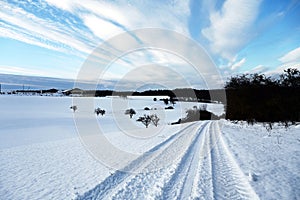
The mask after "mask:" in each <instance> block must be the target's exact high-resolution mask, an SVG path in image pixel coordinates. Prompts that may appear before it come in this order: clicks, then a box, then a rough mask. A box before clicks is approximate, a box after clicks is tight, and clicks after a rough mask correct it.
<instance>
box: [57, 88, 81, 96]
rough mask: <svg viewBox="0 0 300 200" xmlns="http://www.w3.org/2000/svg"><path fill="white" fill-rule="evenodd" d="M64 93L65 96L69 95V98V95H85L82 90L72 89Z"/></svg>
mask: <svg viewBox="0 0 300 200" xmlns="http://www.w3.org/2000/svg"><path fill="white" fill-rule="evenodd" d="M62 93H63V94H64V95H67V96H69V95H71V94H72V95H74V94H75V95H82V94H83V90H81V89H79V88H73V89H70V90H64V91H62Z"/></svg>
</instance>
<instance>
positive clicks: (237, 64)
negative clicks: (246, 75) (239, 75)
mask: <svg viewBox="0 0 300 200" xmlns="http://www.w3.org/2000/svg"><path fill="white" fill-rule="evenodd" d="M245 62H246V58H242V59H241V60H239V61H238V62H235V63H233V64H232V65H231V66H230V69H231V70H236V69H238V68H240V67H241V66H243V65H244V64H245Z"/></svg>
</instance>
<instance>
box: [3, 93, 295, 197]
mask: <svg viewBox="0 0 300 200" xmlns="http://www.w3.org/2000/svg"><path fill="white" fill-rule="evenodd" d="M72 101H73V99H72V98H68V97H38V96H34V97H30V96H26V97H25V96H5V95H2V96H0V112H1V114H0V199H75V198H77V199H112V198H117V199H155V198H156V199H175V198H179V199H188V198H190V199H257V198H261V199H300V191H299V188H300V175H299V174H300V171H299V169H300V159H299V158H300V135H299V133H300V126H299V125H298V126H291V127H290V128H289V129H287V130H286V129H285V128H283V127H281V126H275V127H274V129H273V130H272V131H271V133H270V134H269V133H268V132H267V131H266V129H265V128H264V127H263V126H262V125H261V124H258V125H254V126H248V125H246V124H242V123H238V124H232V123H230V122H227V121H225V120H220V121H202V122H193V123H187V124H184V125H173V126H171V125H169V124H170V123H171V122H174V121H177V120H178V118H179V117H183V116H184V114H185V110H186V109H187V108H192V107H193V106H194V105H196V103H180V104H179V103H178V104H176V105H175V109H174V110H165V109H164V107H165V105H164V104H163V103H162V102H161V101H157V102H154V101H153V100H152V98H150V97H148V98H147V97H144V98H142V97H140V98H132V97H130V98H128V99H119V98H95V101H94V105H93V106H94V107H95V108H96V107H101V108H103V109H105V110H106V114H105V116H103V117H102V116H98V117H97V118H96V116H95V114H94V113H93V110H91V111H89V110H85V109H84V108H82V107H80V106H79V107H78V111H76V113H75V115H73V112H72V111H71V110H70V109H69V107H70V106H71V105H72V104H73V102H72ZM112 102H113V103H112ZM119 104H122V105H123V104H124V105H126V107H127V108H130V107H132V108H134V109H135V110H136V111H137V115H135V116H134V117H133V119H129V116H127V115H124V110H123V109H119V107H118V106H116V105H119ZM146 106H147V107H149V108H153V109H152V110H150V111H145V110H144V107H146ZM154 108H155V110H154ZM118 109H119V110H118ZM208 110H211V111H213V112H214V113H216V114H222V112H223V107H222V105H213V104H211V105H208ZM80 113H81V114H84V115H86V116H89V118H90V119H93V120H96V121H97V123H98V126H99V127H100V128H101V130H102V132H103V133H104V135H105V137H106V138H107V139H108V141H110V143H111V144H112V145H113V146H115V147H117V148H118V149H120V150H121V151H124V152H129V153H131V154H133V155H134V156H133V157H132V160H125V159H123V160H122V158H118V157H117V156H116V157H110V158H108V159H110V160H113V161H115V160H118V161H119V162H120V165H119V166H122V167H121V169H122V170H117V171H116V170H115V168H113V167H111V166H108V165H107V163H103V162H100V161H98V160H97V159H95V156H94V155H91V154H90V153H89V151H88V149H87V148H86V145H84V144H82V140H81V139H80V137H79V135H78V133H77V131H76V126H75V123H74V116H75V117H76V114H80ZM144 113H145V114H148V113H157V114H158V115H159V116H160V117H161V121H160V122H159V126H158V127H155V126H153V125H150V126H149V128H148V129H146V128H145V127H144V126H143V125H142V124H141V123H138V122H136V121H135V120H136V119H137V118H138V117H139V116H142V115H143V114H144ZM79 116H80V115H79ZM116 118H117V119H116ZM75 122H76V120H75ZM87 123H89V122H88V120H87ZM128 132H130V133H133V134H135V135H134V136H139V134H141V135H143V136H144V135H147V136H148V137H141V138H139V137H133V136H132V135H128V134H127V133H128ZM151 133H153V134H151ZM132 172H139V173H132Z"/></svg>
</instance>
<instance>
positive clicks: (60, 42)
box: [0, 2, 92, 55]
mask: <svg viewBox="0 0 300 200" xmlns="http://www.w3.org/2000/svg"><path fill="white" fill-rule="evenodd" d="M12 13H13V14H12ZM0 18H1V20H2V21H4V23H2V24H3V31H1V36H3V37H8V38H12V39H17V40H20V41H22V42H25V43H29V44H33V45H37V46H41V47H44V48H48V49H51V50H57V51H61V52H65V53H72V54H77V55H80V53H90V52H91V50H92V46H89V45H87V44H85V43H84V42H83V41H80V40H77V39H75V37H74V36H77V35H78V34H77V29H76V27H67V26H65V25H63V24H61V23H59V22H53V21H49V20H47V19H42V18H38V17H36V16H35V15H34V14H32V13H28V12H26V11H25V10H23V9H21V8H19V7H16V6H12V5H10V4H7V3H4V2H1V3H0Z"/></svg>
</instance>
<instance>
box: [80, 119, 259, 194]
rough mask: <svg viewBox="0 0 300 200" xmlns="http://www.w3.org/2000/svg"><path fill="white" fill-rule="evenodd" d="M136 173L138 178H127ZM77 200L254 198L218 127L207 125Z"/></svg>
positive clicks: (186, 132)
mask: <svg viewBox="0 0 300 200" xmlns="http://www.w3.org/2000/svg"><path fill="white" fill-rule="evenodd" d="M199 125H200V127H199ZM162 163H164V165H162ZM137 169H138V171H140V173H130V171H136V170H137ZM78 199H258V197H257V195H256V194H255V192H254V191H253V189H252V187H251V185H250V184H249V182H248V180H247V179H246V177H245V175H244V174H243V173H242V171H241V170H240V168H239V166H238V164H237V163H236V161H235V160H234V158H233V156H232V155H231V153H230V151H229V149H228V148H227V146H226V144H225V142H224V140H223V138H222V134H221V132H220V130H219V125H218V122H212V121H207V122H204V123H200V122H198V123H193V124H191V125H189V126H188V127H186V128H185V129H183V130H181V131H180V132H178V133H176V134H174V135H173V136H171V137H170V138H168V139H167V140H166V141H164V142H162V143H161V144H159V145H157V146H156V147H154V148H152V149H151V150H150V151H149V152H148V153H146V154H144V155H143V156H141V157H140V158H138V159H137V160H135V161H133V162H132V163H131V164H130V165H128V166H127V167H125V168H124V170H122V171H116V172H115V173H114V174H113V175H111V176H109V177H108V178H106V179H105V180H104V181H103V182H102V183H100V184H99V185H97V186H96V187H95V188H94V189H92V190H90V191H88V192H86V193H85V194H84V195H83V196H80V197H78Z"/></svg>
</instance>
